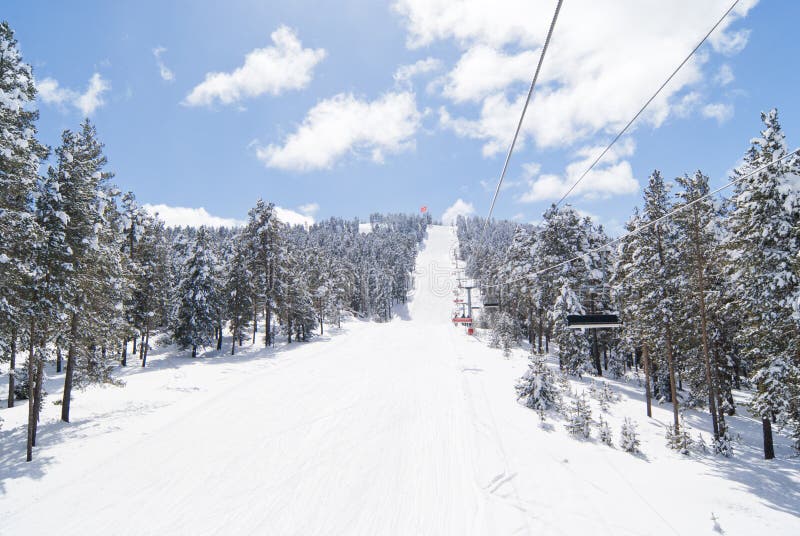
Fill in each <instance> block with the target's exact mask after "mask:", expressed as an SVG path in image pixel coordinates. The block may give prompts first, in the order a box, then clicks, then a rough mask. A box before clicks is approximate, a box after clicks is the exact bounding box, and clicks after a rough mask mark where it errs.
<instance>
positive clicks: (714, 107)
mask: <svg viewBox="0 0 800 536" xmlns="http://www.w3.org/2000/svg"><path fill="white" fill-rule="evenodd" d="M701 113H702V114H703V117H708V118H709V119H716V120H717V123H719V124H720V125H721V124H722V123H724V122H725V121H727V120H728V119H730V118H731V117H733V106H731V105H730V104H723V103H721V102H713V103H711V104H706V105H705V106H703V108H702V110H701Z"/></svg>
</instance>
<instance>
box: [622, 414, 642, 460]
mask: <svg viewBox="0 0 800 536" xmlns="http://www.w3.org/2000/svg"><path fill="white" fill-rule="evenodd" d="M640 444H641V442H640V441H639V433H638V432H637V431H636V423H635V422H634V421H632V420H631V419H630V417H625V420H624V421H622V428H621V429H620V433H619V446H620V448H622V450H624V451H625V452H630V453H637V452H639V446H640Z"/></svg>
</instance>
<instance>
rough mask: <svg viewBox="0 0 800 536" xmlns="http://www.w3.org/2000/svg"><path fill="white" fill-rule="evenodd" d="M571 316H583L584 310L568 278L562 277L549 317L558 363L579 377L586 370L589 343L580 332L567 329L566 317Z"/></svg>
mask: <svg viewBox="0 0 800 536" xmlns="http://www.w3.org/2000/svg"><path fill="white" fill-rule="evenodd" d="M572 314H584V309H583V306H582V305H581V303H580V300H579V299H578V296H577V294H576V293H575V291H574V290H573V289H572V286H571V283H570V281H569V278H568V277H562V279H561V289H560V292H559V294H558V297H557V298H556V301H555V304H554V305H553V310H552V313H551V317H550V318H551V322H552V325H553V329H554V330H555V333H556V337H555V340H556V342H557V343H558V363H559V367H560V368H562V369H563V370H565V371H567V372H568V373H570V374H576V375H578V376H581V375H582V374H583V373H584V372H585V371H586V370H587V368H588V361H587V357H588V355H589V341H588V339H587V338H586V335H585V334H584V333H583V332H582V331H580V330H575V329H570V328H569V327H568V325H567V316H568V315H572Z"/></svg>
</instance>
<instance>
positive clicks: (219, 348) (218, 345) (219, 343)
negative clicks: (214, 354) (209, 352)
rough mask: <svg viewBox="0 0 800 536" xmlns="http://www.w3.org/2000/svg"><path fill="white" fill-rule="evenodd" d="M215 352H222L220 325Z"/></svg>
mask: <svg viewBox="0 0 800 536" xmlns="http://www.w3.org/2000/svg"><path fill="white" fill-rule="evenodd" d="M217 350H222V324H220V326H219V330H218V331H217Z"/></svg>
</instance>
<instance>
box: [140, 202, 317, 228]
mask: <svg viewBox="0 0 800 536" xmlns="http://www.w3.org/2000/svg"><path fill="white" fill-rule="evenodd" d="M143 208H144V209H145V210H146V211H147V212H149V213H150V214H152V215H153V216H155V215H158V217H159V219H160V220H162V221H163V222H164V223H165V224H166V225H167V226H168V227H200V226H202V225H206V226H209V227H242V226H244V225H246V224H247V222H246V221H244V220H237V219H235V218H221V217H219V216H212V215H211V214H209V212H208V211H207V210H206V209H205V208H204V207H200V208H190V207H173V206H169V205H164V204H158V205H151V204H145V205H143ZM275 215H276V216H277V217H278V219H279V220H281V221H282V222H284V223H288V224H290V225H311V224H313V223H314V218H312V217H310V216H304V215H302V214H299V213H297V212H295V211H293V210H289V209H285V208H282V207H275Z"/></svg>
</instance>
